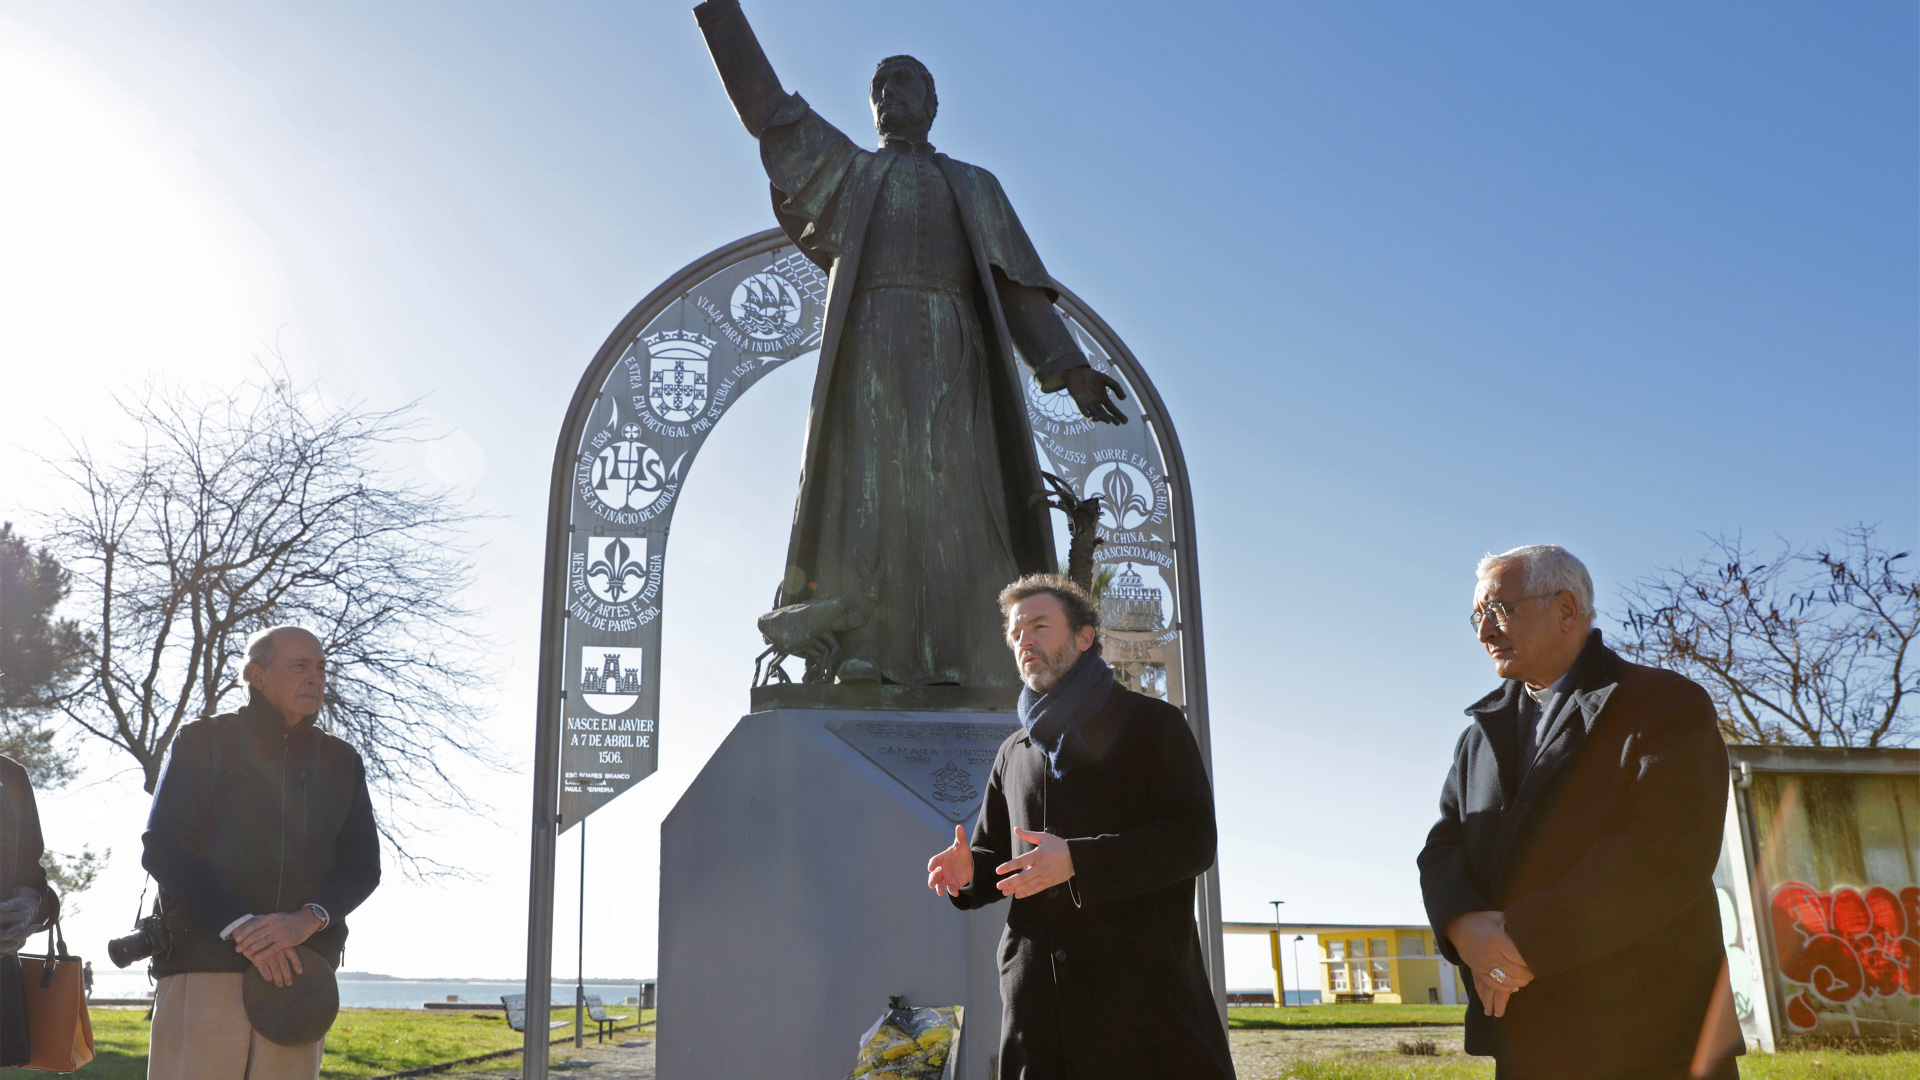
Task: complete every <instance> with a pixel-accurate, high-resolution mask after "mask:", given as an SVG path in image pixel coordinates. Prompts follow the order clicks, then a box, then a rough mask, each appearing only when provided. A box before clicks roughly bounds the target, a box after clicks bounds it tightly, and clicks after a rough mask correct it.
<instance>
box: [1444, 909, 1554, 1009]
mask: <svg viewBox="0 0 1920 1080" xmlns="http://www.w3.org/2000/svg"><path fill="white" fill-rule="evenodd" d="M1447 940H1448V941H1451V942H1452V943H1453V948H1454V951H1455V952H1458V953H1459V954H1460V959H1461V960H1462V961H1463V962H1465V963H1466V965H1467V970H1469V971H1471V972H1473V989H1474V992H1475V993H1476V994H1478V995H1479V998H1480V1005H1481V1007H1482V1008H1484V1009H1485V1010H1486V1012H1487V1015H1488V1016H1505V1015H1506V1013H1507V999H1508V998H1510V997H1512V996H1513V994H1514V991H1516V990H1519V989H1520V988H1521V987H1523V986H1525V985H1527V984H1528V983H1530V982H1532V981H1533V972H1532V971H1531V970H1530V969H1528V967H1527V962H1526V961H1525V960H1524V959H1522V958H1521V956H1520V946H1518V945H1515V944H1514V943H1513V939H1512V938H1510V937H1508V936H1507V917H1506V915H1505V914H1504V913H1502V912H1498V911H1469V912H1467V913H1465V914H1463V915H1456V916H1454V918H1453V921H1452V922H1450V923H1448V924H1447ZM1496 969H1498V970H1499V972H1500V975H1501V976H1502V977H1501V978H1495V977H1494V975H1493V972H1494V971H1495V970H1496Z"/></svg>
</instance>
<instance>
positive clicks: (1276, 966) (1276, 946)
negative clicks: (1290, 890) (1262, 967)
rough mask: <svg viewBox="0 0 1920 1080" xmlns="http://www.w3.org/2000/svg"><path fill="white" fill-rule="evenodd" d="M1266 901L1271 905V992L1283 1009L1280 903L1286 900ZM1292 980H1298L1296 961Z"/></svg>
mask: <svg viewBox="0 0 1920 1080" xmlns="http://www.w3.org/2000/svg"><path fill="white" fill-rule="evenodd" d="M1267 903H1269V904H1272V905H1273V992H1274V993H1275V994H1276V995H1278V996H1279V998H1280V1000H1279V1001H1277V1002H1275V1003H1274V1004H1276V1005H1278V1006H1280V1007H1281V1008H1283V1009H1284V1008H1286V1007H1287V985H1286V982H1285V980H1283V979H1282V978H1281V977H1280V905H1281V904H1284V903H1286V901H1285V900H1269V901H1267ZM1293 955H1294V957H1295V958H1296V959H1297V958H1298V957H1299V955H1300V954H1299V953H1298V952H1295V953H1294V954H1293ZM1293 981H1294V982H1299V981H1300V965H1299V964H1297V963H1296V964H1294V965H1293Z"/></svg>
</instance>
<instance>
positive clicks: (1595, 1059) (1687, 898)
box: [1419, 630, 1735, 1080]
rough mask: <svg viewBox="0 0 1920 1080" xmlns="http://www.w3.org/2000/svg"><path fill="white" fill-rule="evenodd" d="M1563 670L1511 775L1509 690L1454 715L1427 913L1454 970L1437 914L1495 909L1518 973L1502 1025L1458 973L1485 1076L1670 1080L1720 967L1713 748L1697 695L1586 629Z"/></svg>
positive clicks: (1429, 848)
mask: <svg viewBox="0 0 1920 1080" xmlns="http://www.w3.org/2000/svg"><path fill="white" fill-rule="evenodd" d="M1572 674H1573V681H1572V683H1571V685H1570V686H1569V688H1568V690H1567V692H1566V693H1564V694H1562V695H1560V696H1559V698H1558V699H1557V700H1556V701H1555V702H1551V703H1550V704H1549V707H1550V708H1551V709H1552V710H1553V712H1552V715H1551V717H1550V718H1549V720H1548V724H1547V727H1546V729H1545V733H1544V734H1543V735H1542V737H1541V739H1540V749H1539V752H1538V755H1537V757H1536V759H1535V762H1534V765H1533V768H1532V769H1531V770H1530V771H1528V772H1527V773H1526V775H1525V779H1524V781H1523V780H1521V769H1520V761H1519V755H1520V742H1519V730H1518V726H1517V720H1518V713H1519V707H1520V695H1521V693H1522V692H1523V690H1522V687H1521V684H1520V683H1519V682H1517V681H1515V680H1511V679H1509V680H1507V681H1506V682H1505V683H1504V684H1502V685H1501V687H1500V688H1499V689H1498V690H1495V691H1494V692H1492V693H1490V694H1488V695H1487V696H1486V697H1484V698H1482V699H1480V700H1479V701H1478V702H1475V703H1474V705H1473V706H1472V707H1471V708H1469V709H1468V710H1467V715H1468V716H1469V717H1471V718H1472V719H1473V723H1472V724H1470V725H1468V727H1467V730H1466V731H1465V732H1464V733H1463V734H1462V735H1461V736H1460V741H1459V744H1458V746H1457V747H1456V748H1455V750H1454V759H1453V770H1452V772H1451V773H1449V774H1448V776H1447V783H1446V787H1445V788H1444V789H1443V791H1442V792H1441V796H1440V821H1439V823H1438V824H1436V825H1435V826H1434V827H1433V830H1432V832H1431V833H1429V834H1428V836H1427V845H1426V849H1425V850H1423V851H1422V852H1421V853H1420V858H1419V865H1420V887H1421V892H1422V893H1423V895H1424V897H1425V900H1426V907H1427V915H1428V918H1429V919H1430V920H1431V921H1432V923H1433V929H1434V933H1435V935H1437V937H1438V939H1439V945H1440V951H1441V952H1442V953H1443V954H1444V955H1445V956H1446V957H1447V959H1449V960H1451V961H1453V962H1454V963H1456V964H1458V963H1460V956H1459V953H1458V952H1456V951H1455V950H1454V948H1453V945H1452V943H1451V942H1449V941H1448V940H1447V937H1446V927H1447V924H1448V923H1449V922H1451V921H1452V920H1453V918H1454V917H1455V916H1457V915H1460V914H1463V913H1465V912H1468V911H1503V912H1505V913H1506V918H1507V933H1508V935H1509V936H1511V937H1512V938H1513V942H1514V944H1515V945H1516V946H1518V947H1519V950H1520V955H1521V956H1522V957H1523V958H1525V960H1526V961H1527V963H1528V965H1529V967H1530V968H1531V970H1532V971H1533V973H1534V981H1533V983H1532V984H1531V985H1529V986H1527V987H1526V988H1524V989H1522V990H1521V991H1519V992H1518V993H1516V994H1514V995H1513V996H1512V997H1511V998H1509V999H1508V1001H1507V1008H1506V1015H1505V1016H1503V1017H1500V1018H1494V1017H1490V1016H1488V1015H1486V1012H1485V1010H1483V1009H1482V1008H1481V1007H1480V1004H1479V1001H1478V999H1477V997H1476V996H1475V995H1474V992H1473V983H1472V980H1471V979H1468V980H1467V986H1468V991H1467V992H1468V998H1469V1000H1470V1001H1472V1002H1473V1004H1472V1005H1471V1006H1470V1007H1469V1008H1468V1010H1467V1033H1466V1036H1467V1037H1466V1050H1467V1053H1469V1054H1484V1055H1492V1056H1493V1057H1494V1058H1495V1059H1497V1061H1498V1063H1499V1073H1500V1075H1501V1076H1503V1077H1532V1076H1543V1077H1544V1076H1551V1077H1564V1078H1568V1080H1581V1078H1588V1077H1595V1078H1597V1077H1624V1076H1632V1077H1635V1078H1643V1077H1644V1078H1656V1077H1669V1076H1671V1077H1675V1078H1678V1077H1684V1076H1686V1075H1687V1070H1688V1065H1689V1063H1690V1061H1691V1059H1692V1057H1693V1053H1694V1047H1695V1044H1696V1042H1697V1041H1698V1039H1699V1036H1700V1031H1701V1026H1702V1024H1703V1023H1704V1022H1705V1020H1706V1017H1707V1009H1708V1003H1709V1001H1710V1000H1711V998H1712V996H1713V989H1714V985H1715V983H1716V982H1717V981H1718V979H1719V977H1720V970H1721V965H1722V964H1723V963H1724V962H1725V953H1724V951H1723V950H1722V947H1721V932H1720V908H1719V902H1718V900H1717V898H1716V897H1715V896H1714V887H1713V869H1714V865H1715V864H1716V862H1717V861H1718V859H1719V853H1720V842H1721V834H1722V830H1723V829H1724V827H1725V815H1726V806H1727V749H1726V745H1725V743H1724V742H1723V741H1722V740H1721V737H1720V731H1719V726H1718V724H1717V723H1716V721H1715V716H1714V709H1713V702H1712V701H1711V700H1710V699H1709V698H1708V697H1707V693H1706V691H1705V690H1702V689H1701V688H1700V687H1699V686H1698V685H1697V684H1695V683H1693V682H1691V681H1689V680H1688V679H1686V678H1684V677H1683V676H1680V675H1677V674H1675V673H1673V672H1671V671H1662V670H1660V669H1658V668H1650V667H1641V666H1639V665H1637V664H1631V663H1628V662H1627V661H1626V660H1623V659H1621V657H1620V656H1619V655H1618V654H1617V653H1615V652H1614V651H1613V650H1611V649H1609V648H1607V647H1606V646H1605V645H1604V644H1602V643H1601V640H1600V632H1599V631H1598V630H1595V631H1593V632H1592V635H1591V636H1590V637H1589V639H1588V641H1587V645H1586V648H1585V649H1584V650H1583V651H1582V652H1581V654H1580V658H1579V660H1578V661H1576V662H1575V664H1574V668H1573V673H1572ZM1718 1075H1723V1076H1732V1075H1735V1072H1734V1068H1733V1065H1732V1063H1731V1061H1729V1062H1728V1063H1727V1064H1726V1065H1725V1067H1724V1069H1723V1071H1722V1073H1720V1074H1718Z"/></svg>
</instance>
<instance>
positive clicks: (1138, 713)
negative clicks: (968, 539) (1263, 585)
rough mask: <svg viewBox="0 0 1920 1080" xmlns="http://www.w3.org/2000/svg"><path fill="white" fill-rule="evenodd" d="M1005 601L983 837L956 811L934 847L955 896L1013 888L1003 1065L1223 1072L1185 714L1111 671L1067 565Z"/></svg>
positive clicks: (1208, 825)
mask: <svg viewBox="0 0 1920 1080" xmlns="http://www.w3.org/2000/svg"><path fill="white" fill-rule="evenodd" d="M1000 609H1001V611H1002V612H1003V613H1004V614H1005V616H1006V630H1007V643H1008V645H1009V646H1011V647H1012V649H1013V651H1014V658H1015V660H1016V662H1017V664H1018V666H1019V669H1020V678H1021V681H1022V682H1024V683H1025V684H1026V689H1025V690H1023V691H1022V692H1021V694H1020V723H1021V730H1019V731H1016V732H1014V733H1013V734H1012V735H1011V736H1009V737H1008V738H1007V741H1006V742H1004V743H1002V744H1001V745H1000V752H999V754H998V756H997V757H996V758H995V760H994V763H993V775H992V777H991V779H990V780H989V781H988V783H987V793H986V800H985V802H984V803H983V804H982V805H981V808H980V818H979V821H978V822H977V823H976V824H975V826H974V835H973V842H972V843H971V844H969V843H968V842H967V836H966V830H965V828H964V827H962V826H956V827H955V828H954V831H953V845H952V846H951V847H949V848H947V849H946V850H945V851H942V852H941V853H939V854H938V855H935V856H934V857H933V858H932V859H931V860H929V861H928V863H927V886H928V887H929V888H931V889H933V890H934V891H935V892H939V893H944V894H946V895H948V896H950V897H952V898H953V903H954V906H956V907H959V908H962V909H970V908H977V907H982V906H984V905H987V904H991V903H993V902H994V901H996V900H1000V899H1001V898H1003V897H1008V898H1011V899H1012V902H1013V907H1012V910H1011V911H1009V912H1008V913H1007V929H1006V933H1005V934H1004V935H1002V937H1001V939H1000V996H1001V1002H1002V1014H1001V1024H1000V1077H1001V1078H1002V1080H1060V1078H1072V1080H1127V1078H1130V1077H1138V1078H1140V1080H1188V1078H1193V1080H1212V1078H1215V1077H1231V1076H1233V1062H1232V1059H1231V1058H1230V1057H1229V1056H1228V1053H1227V1037H1226V1030H1225V1028H1224V1027H1223V1026H1222V1025H1221V1023H1220V1017H1219V1013H1218V1012H1217V1011H1216V1009H1215V1007H1214V1001H1213V995H1212V993H1211V991H1210V990H1209V988H1208V982H1207V976H1206V970H1205V968H1204V966H1203V965H1202V962H1201V954H1200V936H1199V932H1198V930H1197V929H1196V928H1195V926H1194V919H1193V887H1194V879H1195V878H1196V877H1198V876H1200V875H1201V874H1202V873H1205V872H1206V870H1207V868H1208V867H1209V866H1212V865H1213V859H1214V820H1213V793H1212V790H1211V788H1210V786H1209V784H1208V782H1207V773H1206V768H1205V766H1204V765H1203V764H1202V763H1201V760H1200V751H1199V748H1198V747H1197V746H1196V744H1195V743H1194V739H1193V733H1192V732H1191V731H1190V730H1188V728H1187V722H1186V718H1185V717H1184V716H1182V715H1181V713H1180V710H1179V709H1177V708H1175V707H1174V706H1172V705H1169V704H1167V703H1166V702H1164V701H1157V700H1154V699H1153V698H1149V697H1145V696H1143V695H1140V694H1136V693H1134V692H1132V691H1130V690H1127V689H1125V688H1123V687H1121V686H1120V685H1119V684H1118V683H1116V682H1115V681H1114V678H1113V671H1112V669H1111V668H1109V667H1108V666H1107V664H1106V662H1105V661H1104V660H1102V659H1101V658H1100V649H1099V646H1098V639H1099V612H1098V610H1097V609H1096V608H1095V607H1094V605H1093V601H1092V600H1090V599H1089V598H1088V597H1087V595H1086V593H1084V592H1082V591H1081V590H1080V589H1079V587H1078V586H1075V585H1073V584H1072V583H1071V582H1069V581H1067V579H1065V578H1062V577H1060V576H1058V575H1054V574H1033V575H1029V576H1027V577H1024V578H1021V579H1020V580H1019V581H1017V582H1015V583H1013V584H1012V585H1009V586H1007V588H1006V589H1005V590H1003V591H1002V592H1001V594H1000ZM976 866H978V867H981V868H987V867H991V868H992V869H991V870H990V871H989V872H985V873H975V867H976Z"/></svg>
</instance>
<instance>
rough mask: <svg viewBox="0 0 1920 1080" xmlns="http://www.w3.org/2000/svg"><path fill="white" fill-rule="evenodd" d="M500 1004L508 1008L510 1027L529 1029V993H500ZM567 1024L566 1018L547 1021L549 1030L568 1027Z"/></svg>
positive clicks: (516, 1029) (521, 1029) (518, 1029)
mask: <svg viewBox="0 0 1920 1080" xmlns="http://www.w3.org/2000/svg"><path fill="white" fill-rule="evenodd" d="M500 1004H501V1005H502V1006H503V1007H505V1009H506V1010H507V1026H508V1027H510V1028H512V1029H513V1030H515V1031H525V1030H527V995H525V994H502V995H500ZM549 1015H551V1012H549ZM567 1024H568V1021H566V1020H549V1021H547V1030H548V1031H552V1030H553V1029H554V1028H557V1027H566V1026H567Z"/></svg>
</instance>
